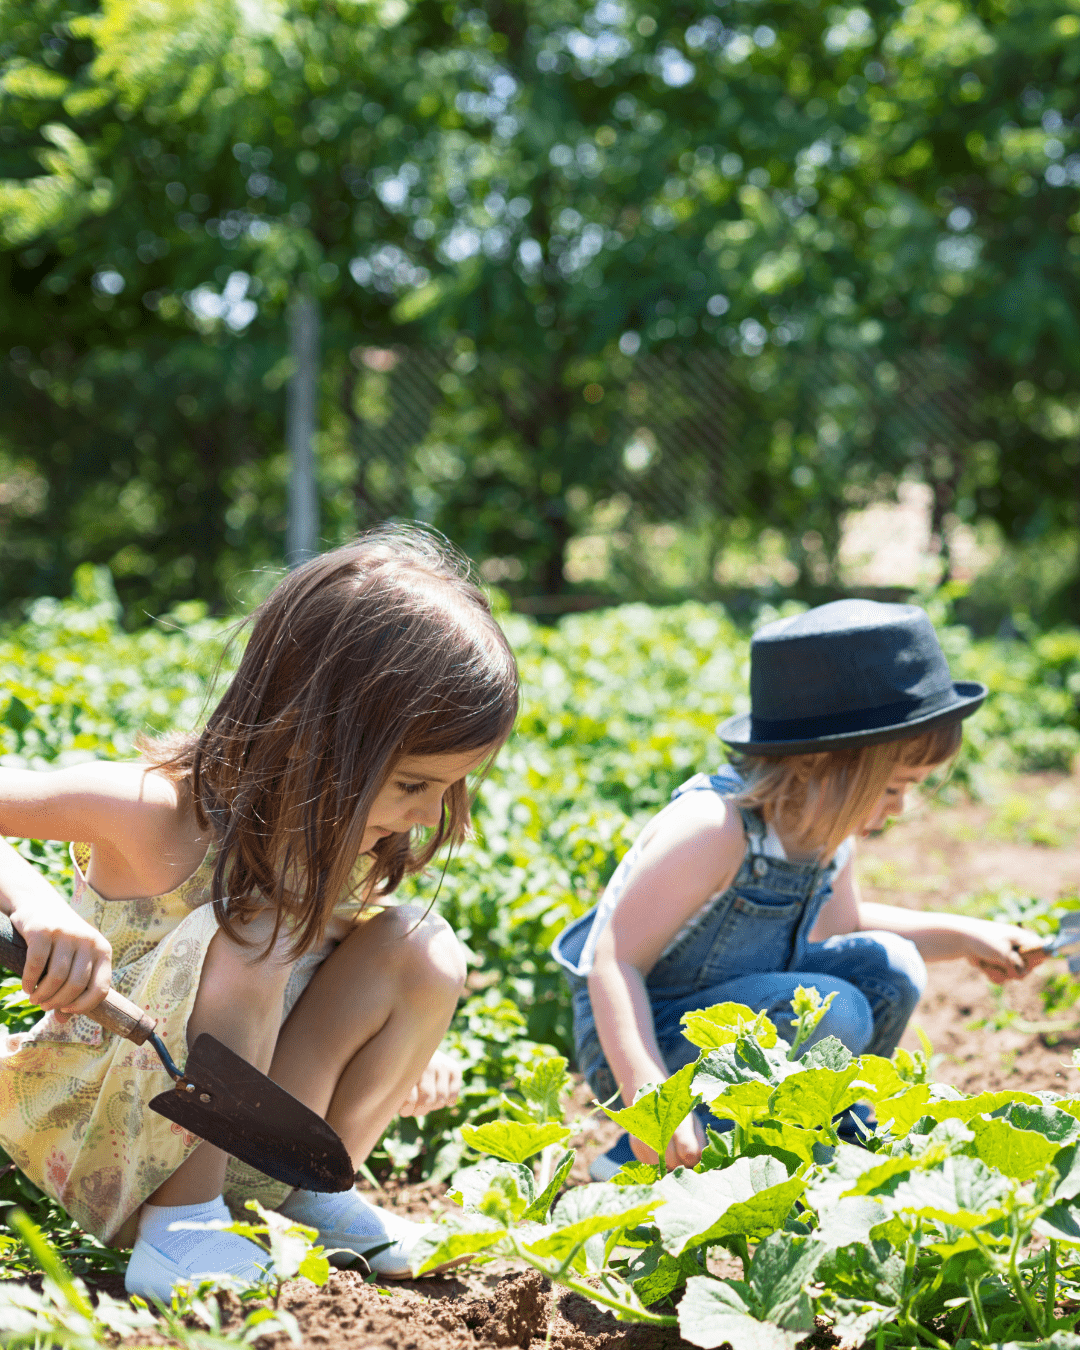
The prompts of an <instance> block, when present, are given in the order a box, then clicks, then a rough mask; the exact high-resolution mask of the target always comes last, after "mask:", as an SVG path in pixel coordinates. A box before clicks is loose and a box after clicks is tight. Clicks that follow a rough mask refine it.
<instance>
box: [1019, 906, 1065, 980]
mask: <svg viewBox="0 0 1080 1350" xmlns="http://www.w3.org/2000/svg"><path fill="white" fill-rule="evenodd" d="M1017 950H1018V951H1020V952H1025V951H1039V950H1042V951H1044V952H1045V953H1046V954H1047V956H1064V957H1067V958H1068V962H1069V974H1070V975H1080V909H1071V910H1069V911H1068V912H1067V913H1066V914H1063V915H1062V916H1061V921H1060V922H1059V924H1058V930H1057V932H1056V933H1053V934H1051V936H1050V937H1048V938H1043V939H1041V940H1040V939H1039V938H1038V937H1037V936H1036V935H1035V934H1032V942H1031V945H1030V946H1029V947H1019V946H1018V948H1017Z"/></svg>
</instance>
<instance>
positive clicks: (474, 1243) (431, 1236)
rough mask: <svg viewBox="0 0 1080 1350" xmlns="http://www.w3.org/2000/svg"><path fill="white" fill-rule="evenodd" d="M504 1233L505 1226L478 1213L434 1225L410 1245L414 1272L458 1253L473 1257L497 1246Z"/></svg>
mask: <svg viewBox="0 0 1080 1350" xmlns="http://www.w3.org/2000/svg"><path fill="white" fill-rule="evenodd" d="M506 1236H507V1231H506V1229H505V1228H502V1227H500V1226H499V1225H498V1224H494V1223H491V1222H490V1221H488V1222H487V1223H485V1221H484V1220H483V1218H482V1216H480V1215H461V1216H459V1217H457V1218H455V1220H454V1223H453V1224H452V1225H451V1224H434V1225H432V1226H431V1227H430V1228H429V1229H428V1230H427V1231H426V1232H424V1233H423V1234H422V1235H421V1236H420V1237H419V1238H418V1239H417V1241H416V1243H415V1244H414V1245H413V1249H412V1268H413V1272H414V1274H416V1275H423V1273H424V1272H425V1271H428V1270H434V1269H435V1268H436V1267H437V1266H441V1265H445V1263H446V1262H447V1261H455V1260H457V1259H458V1257H462V1256H475V1255H477V1254H478V1253H481V1252H485V1251H487V1250H489V1249H490V1248H491V1247H495V1246H497V1245H498V1244H499V1243H500V1242H501V1241H502V1240H503V1238H505V1237H506Z"/></svg>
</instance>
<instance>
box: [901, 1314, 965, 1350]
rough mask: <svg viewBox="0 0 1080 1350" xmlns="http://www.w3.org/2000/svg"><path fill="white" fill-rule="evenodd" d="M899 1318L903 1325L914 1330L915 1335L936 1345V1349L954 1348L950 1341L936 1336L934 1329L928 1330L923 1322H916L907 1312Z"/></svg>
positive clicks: (947, 1349) (928, 1343)
mask: <svg viewBox="0 0 1080 1350" xmlns="http://www.w3.org/2000/svg"><path fill="white" fill-rule="evenodd" d="M899 1320H900V1325H901V1326H905V1327H907V1328H908V1329H909V1330H910V1331H913V1332H914V1333H915V1335H916V1336H919V1337H921V1338H922V1339H923V1340H924V1341H925V1342H926V1343H927V1345H932V1346H934V1348H935V1350H953V1347H952V1346H951V1345H950V1344H949V1342H948V1341H943V1340H942V1339H941V1337H940V1336H935V1335H934V1333H933V1332H932V1331H927V1329H926V1327H924V1326H923V1325H922V1323H921V1322H916V1320H915V1319H914V1317H910V1316H909V1315H908V1314H907V1313H905V1314H904V1315H903V1317H901V1318H900V1319H899Z"/></svg>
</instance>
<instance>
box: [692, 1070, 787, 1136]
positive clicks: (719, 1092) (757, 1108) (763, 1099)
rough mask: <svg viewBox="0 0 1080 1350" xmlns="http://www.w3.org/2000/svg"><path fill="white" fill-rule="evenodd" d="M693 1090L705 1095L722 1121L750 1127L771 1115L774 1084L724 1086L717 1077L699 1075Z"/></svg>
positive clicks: (714, 1113) (754, 1082)
mask: <svg viewBox="0 0 1080 1350" xmlns="http://www.w3.org/2000/svg"><path fill="white" fill-rule="evenodd" d="M693 1087H694V1091H695V1092H701V1094H702V1097H703V1098H704V1100H705V1101H706V1102H708V1104H709V1106H710V1107H711V1108H712V1113H713V1115H714V1116H719V1117H720V1118H721V1119H722V1120H734V1121H735V1122H736V1123H737V1124H739V1125H749V1124H750V1123H751V1122H752V1121H754V1120H760V1119H762V1118H763V1117H764V1116H767V1115H768V1113H769V1098H770V1097H771V1096H772V1094H773V1088H772V1084H771V1083H764V1082H762V1081H761V1079H760V1078H755V1079H752V1080H751V1081H750V1082H749V1083H722V1082H720V1081H719V1080H718V1079H716V1078H711V1077H706V1076H705V1075H703V1074H698V1075H697V1076H696V1077H695V1079H694V1083H693ZM710 1093H711V1094H712V1095H711V1096H710V1095H709V1094H710Z"/></svg>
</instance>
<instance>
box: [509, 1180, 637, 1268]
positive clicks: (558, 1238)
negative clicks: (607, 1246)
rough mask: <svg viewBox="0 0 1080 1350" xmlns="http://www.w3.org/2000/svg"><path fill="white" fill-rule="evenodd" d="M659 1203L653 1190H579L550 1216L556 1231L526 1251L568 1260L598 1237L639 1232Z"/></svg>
mask: <svg viewBox="0 0 1080 1350" xmlns="http://www.w3.org/2000/svg"><path fill="white" fill-rule="evenodd" d="M659 1203H660V1196H658V1195H657V1194H656V1193H655V1188H653V1187H650V1186H609V1185H608V1184H607V1183H606V1182H600V1183H597V1184H596V1185H592V1186H577V1187H575V1188H574V1189H573V1190H571V1191H567V1193H566V1194H565V1195H564V1196H563V1197H562V1199H561V1200H560V1201H559V1203H558V1204H557V1205H556V1207H555V1212H554V1213H553V1214H552V1216H551V1223H552V1227H553V1228H554V1231H553V1232H552V1231H550V1230H549V1231H548V1232H547V1233H546V1234H545V1235H544V1236H542V1237H540V1238H539V1239H538V1240H536V1241H534V1242H530V1243H527V1244H526V1247H525V1249H526V1250H527V1251H529V1252H532V1253H533V1254H534V1255H536V1256H554V1257H555V1258H556V1259H557V1260H560V1261H562V1260H565V1259H566V1257H567V1256H569V1255H570V1253H571V1252H572V1251H573V1250H574V1248H575V1247H579V1246H581V1245H583V1244H584V1243H585V1242H586V1241H587V1240H588V1239H589V1238H591V1237H595V1236H596V1234H598V1233H607V1232H610V1231H611V1230H612V1229H624V1228H636V1227H637V1225H638V1224H640V1223H644V1222H645V1221H646V1219H648V1218H649V1216H650V1215H651V1214H652V1212H653V1210H654V1209H655V1208H656V1206H657V1205H658V1204H659Z"/></svg>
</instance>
